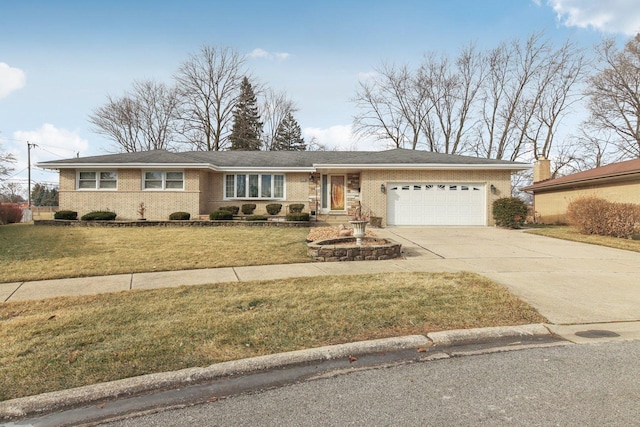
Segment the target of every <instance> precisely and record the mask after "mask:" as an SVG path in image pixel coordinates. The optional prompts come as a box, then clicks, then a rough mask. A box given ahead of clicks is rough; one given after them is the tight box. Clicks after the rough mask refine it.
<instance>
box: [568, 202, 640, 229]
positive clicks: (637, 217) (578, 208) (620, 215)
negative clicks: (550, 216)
mask: <svg viewBox="0 0 640 427" xmlns="http://www.w3.org/2000/svg"><path fill="white" fill-rule="evenodd" d="M567 219H568V220H569V223H570V224H571V225H573V226H575V227H576V228H577V229H578V231H579V232H580V233H582V234H597V235H600V236H612V237H622V238H625V239H631V238H633V236H634V235H636V234H638V233H639V232H640V205H635V204H632V203H614V202H609V201H607V200H604V199H599V198H597V197H582V198H580V199H576V200H574V201H572V202H571V203H569V206H568V207H567Z"/></svg>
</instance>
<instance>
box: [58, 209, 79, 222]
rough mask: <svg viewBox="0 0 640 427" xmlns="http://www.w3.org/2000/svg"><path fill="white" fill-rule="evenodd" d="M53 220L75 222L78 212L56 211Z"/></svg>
mask: <svg viewBox="0 0 640 427" xmlns="http://www.w3.org/2000/svg"><path fill="white" fill-rule="evenodd" d="M53 219H67V220H71V221H75V220H76V219H78V212H75V211H58V212H56V213H54V214H53Z"/></svg>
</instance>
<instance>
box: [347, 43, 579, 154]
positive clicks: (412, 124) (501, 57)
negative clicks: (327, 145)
mask: <svg viewBox="0 0 640 427" xmlns="http://www.w3.org/2000/svg"><path fill="white" fill-rule="evenodd" d="M583 62H584V60H583V54H582V52H581V51H579V50H578V49H576V48H575V46H574V45H572V44H571V43H568V42H567V43H565V44H564V45H563V46H561V47H560V48H557V49H556V48H554V46H553V45H552V44H551V42H550V41H549V40H547V39H545V38H544V35H543V34H542V33H535V34H532V35H531V36H529V37H528V38H527V39H526V40H525V41H524V42H520V41H518V40H514V41H511V42H509V43H502V44H501V45H499V46H498V47H496V48H494V49H490V50H487V51H482V52H481V51H478V50H477V49H476V48H475V47H474V46H472V45H471V46H468V47H466V48H464V49H462V50H461V51H460V53H459V54H458V55H457V57H456V58H455V60H451V59H450V58H449V57H448V56H446V55H436V54H434V53H430V54H427V55H425V58H424V61H423V62H422V64H421V65H420V66H419V67H418V68H417V69H416V70H415V71H413V70H410V69H409V68H408V67H407V66H403V67H395V66H389V65H383V66H382V67H381V68H380V69H378V70H376V72H377V75H376V77H375V78H373V79H369V80H364V81H361V82H360V84H359V87H358V89H357V91H356V95H355V97H354V99H353V101H354V102H355V104H356V106H357V107H358V109H359V110H360V112H359V114H358V115H357V116H356V117H355V118H354V133H355V134H356V135H358V136H374V137H376V138H378V139H383V140H388V141H392V142H393V143H394V144H395V145H396V146H397V147H407V148H413V149H415V148H418V147H426V149H427V150H430V151H437V152H444V153H473V154H475V155H477V156H480V157H486V158H494V159H507V160H512V161H514V160H521V159H523V158H525V159H527V160H528V159H531V158H534V157H535V156H536V155H537V153H538V151H540V152H541V153H542V154H545V155H548V154H549V153H550V152H551V149H552V146H553V142H554V137H555V133H556V131H557V128H558V126H559V124H560V122H561V121H562V119H563V117H564V116H565V115H566V113H567V111H569V109H570V107H571V105H572V104H573V103H574V102H576V101H577V100H578V99H579V97H578V96H577V95H576V94H577V91H576V90H575V86H576V84H577V83H578V82H579V81H580V79H582V78H583V76H584V67H583Z"/></svg>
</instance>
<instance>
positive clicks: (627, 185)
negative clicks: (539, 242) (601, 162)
mask: <svg viewBox="0 0 640 427" xmlns="http://www.w3.org/2000/svg"><path fill="white" fill-rule="evenodd" d="M522 190H523V191H527V192H531V193H533V203H534V209H535V211H536V219H537V221H538V222H541V223H544V224H555V223H559V224H562V223H565V222H566V213H567V207H568V206H569V203H571V202H572V201H573V200H576V199H579V198H581V197H598V198H601V199H605V200H608V201H610V202H620V203H636V204H640V159H635V160H628V161H625V162H619V163H612V164H610V165H606V166H601V167H597V168H593V169H589V170H586V171H583V172H578V173H574V174H571V175H567V176H563V177H560V178H555V179H551V167H550V162H549V160H548V159H540V160H538V161H537V162H536V163H535V165H534V169H533V184H532V185H530V186H528V187H524V188H522Z"/></svg>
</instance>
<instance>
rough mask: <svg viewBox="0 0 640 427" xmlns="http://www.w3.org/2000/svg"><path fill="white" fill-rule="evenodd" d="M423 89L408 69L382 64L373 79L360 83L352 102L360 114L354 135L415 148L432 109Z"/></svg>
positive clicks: (356, 121) (357, 117) (400, 146)
mask: <svg viewBox="0 0 640 427" xmlns="http://www.w3.org/2000/svg"><path fill="white" fill-rule="evenodd" d="M424 88H425V82H422V84H419V82H418V78H417V77H416V76H415V75H414V74H413V73H412V72H411V71H410V70H409V68H408V66H406V65H405V66H402V67H399V68H396V67H395V66H393V65H388V64H383V65H382V67H380V68H378V69H377V70H376V77H374V78H372V79H367V80H364V81H360V83H359V87H358V89H357V91H356V95H355V97H354V98H353V102H354V103H355V104H356V106H357V107H358V108H359V109H360V110H361V113H359V114H358V115H357V116H356V117H355V118H354V126H353V129H354V134H355V135H356V136H359V137H366V136H372V137H374V138H377V139H380V140H391V141H393V143H394V144H395V146H396V147H398V148H404V147H405V146H407V145H408V148H412V149H416V148H417V146H418V143H419V142H420V136H421V134H422V131H423V126H424V123H425V119H426V116H427V114H428V112H429V109H430V108H431V105H430V104H429V103H428V97H427V93H426V91H425V90H424Z"/></svg>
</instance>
